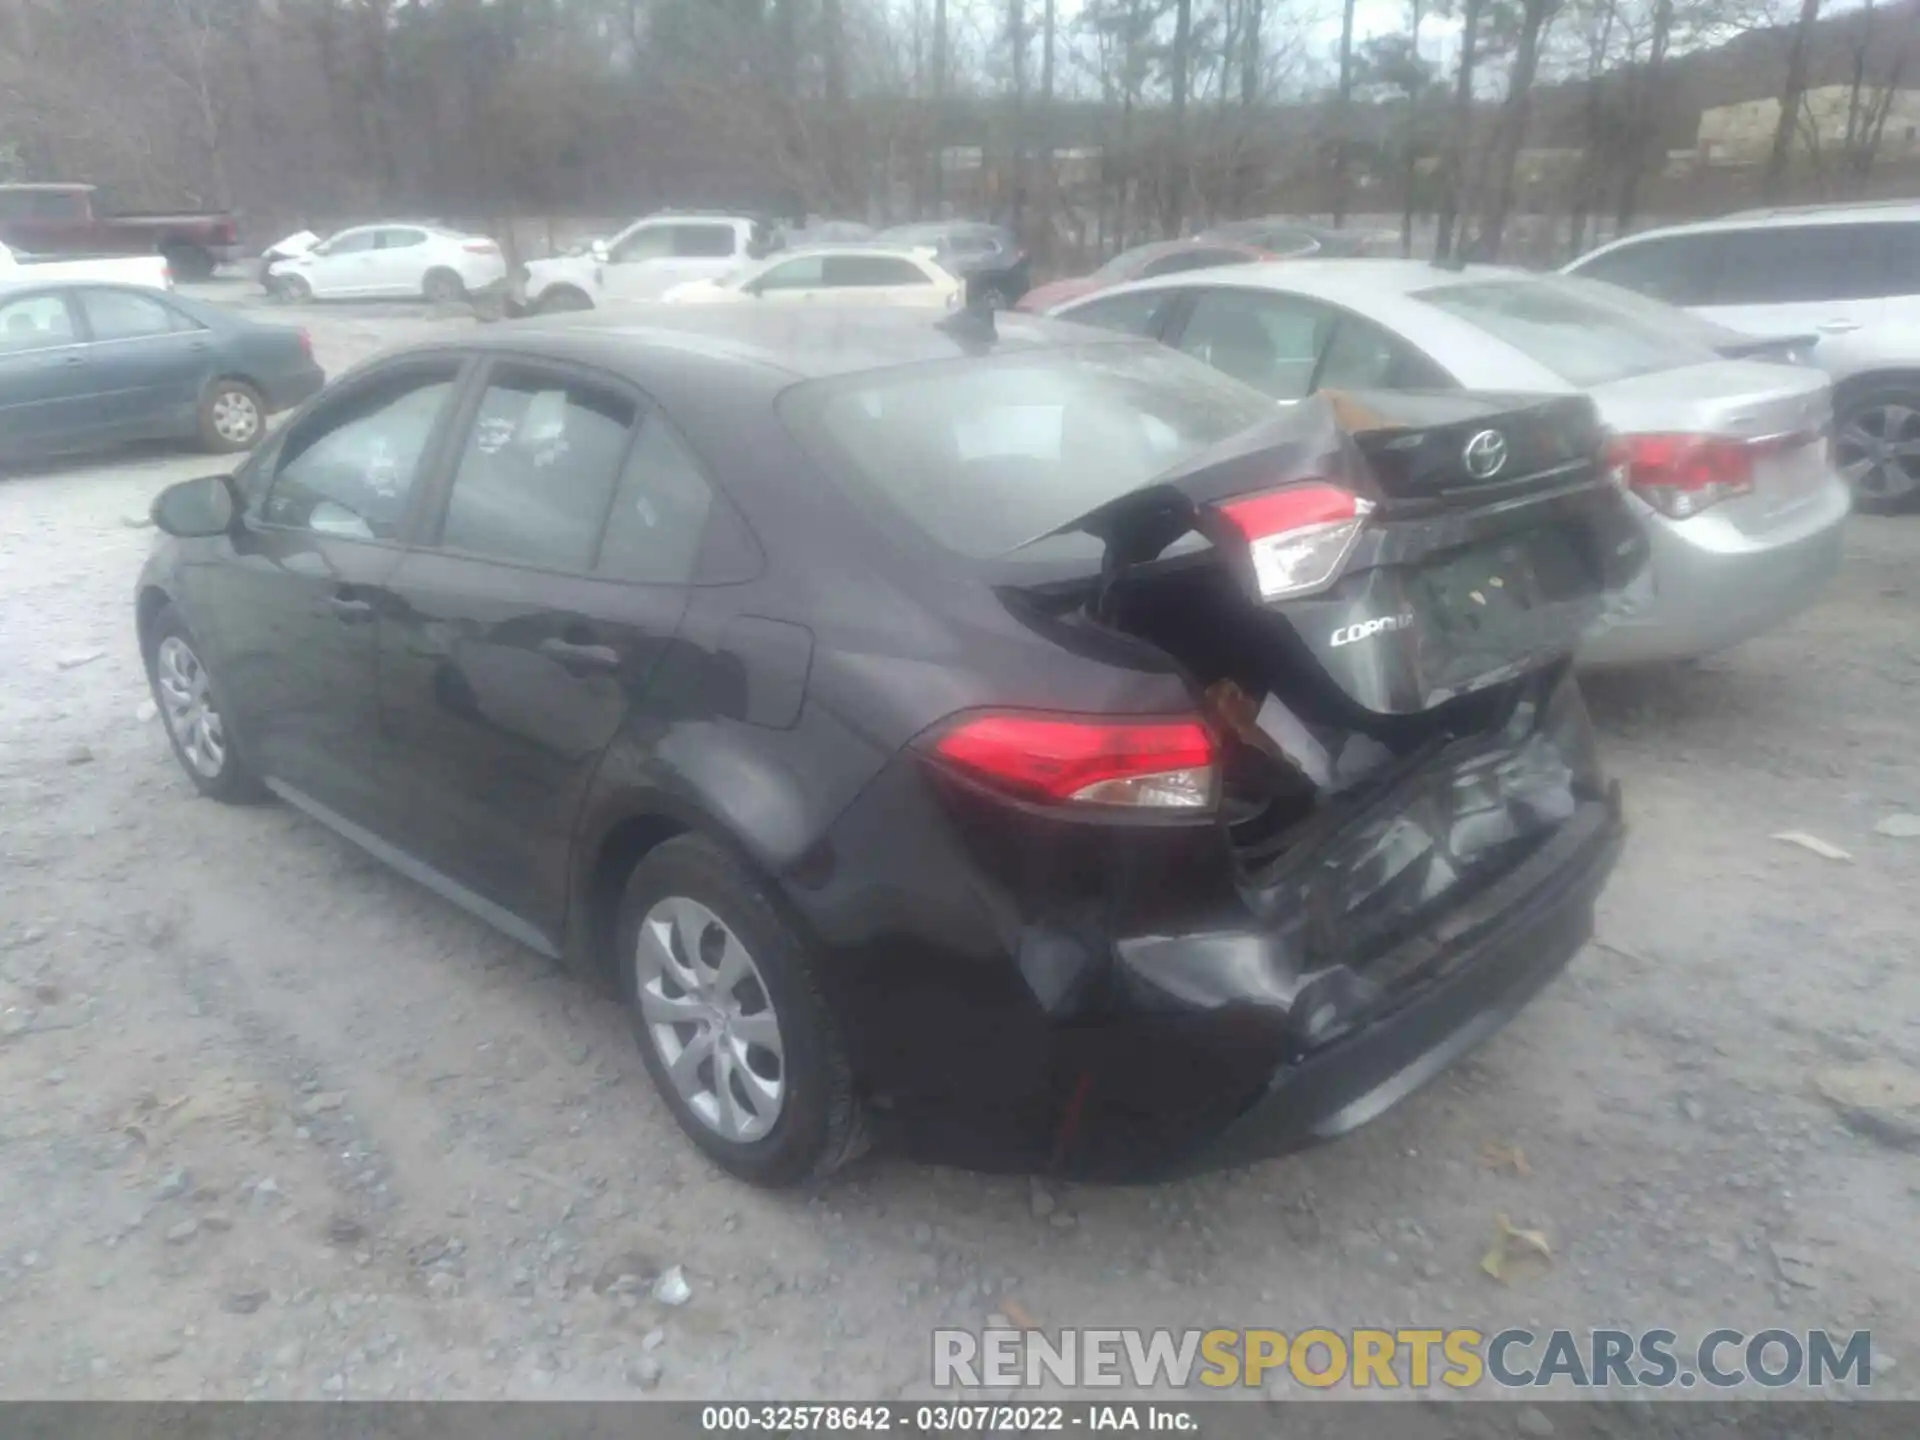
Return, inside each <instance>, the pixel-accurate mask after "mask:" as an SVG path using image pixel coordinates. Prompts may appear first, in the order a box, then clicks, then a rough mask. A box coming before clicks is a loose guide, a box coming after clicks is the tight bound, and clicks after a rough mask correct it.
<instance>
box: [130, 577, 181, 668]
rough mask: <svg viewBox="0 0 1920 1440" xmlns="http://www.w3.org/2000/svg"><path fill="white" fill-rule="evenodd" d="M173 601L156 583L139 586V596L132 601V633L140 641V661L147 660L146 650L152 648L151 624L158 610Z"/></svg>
mask: <svg viewBox="0 0 1920 1440" xmlns="http://www.w3.org/2000/svg"><path fill="white" fill-rule="evenodd" d="M172 603H173V597H172V596H171V595H169V594H168V593H167V592H166V591H165V590H164V589H162V588H161V587H160V586H158V585H152V584H149V585H143V586H141V587H140V595H139V598H138V599H137V600H136V601H135V602H134V610H133V623H134V634H135V635H136V636H138V638H139V641H140V663H141V664H143V665H144V664H145V663H146V661H147V652H148V651H149V650H150V649H152V643H151V642H152V640H153V624H154V621H156V620H158V619H159V618H160V612H161V611H162V610H164V609H166V608H167V607H168V606H169V605H171V604H172Z"/></svg>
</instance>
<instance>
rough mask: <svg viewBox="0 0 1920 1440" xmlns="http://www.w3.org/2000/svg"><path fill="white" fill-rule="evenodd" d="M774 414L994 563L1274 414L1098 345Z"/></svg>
mask: <svg viewBox="0 0 1920 1440" xmlns="http://www.w3.org/2000/svg"><path fill="white" fill-rule="evenodd" d="M781 414H782V416H783V418H784V419H785V420H786V421H787V423H788V424H789V425H790V426H791V427H792V428H793V429H794V430H795V432H796V433H797V434H798V435H799V436H800V438H801V440H802V442H803V443H805V444H806V445H807V446H808V448H809V449H811V450H813V451H814V452H815V453H816V454H817V455H818V456H819V458H820V459H821V460H822V461H823V462H824V463H825V464H826V465H827V466H828V468H829V469H831V470H833V471H834V472H835V473H836V474H838V475H840V476H842V477H843V478H845V479H848V480H850V481H852V482H854V483H856V484H857V485H858V486H859V487H860V488H861V489H862V490H863V491H864V492H866V493H867V494H870V495H871V496H873V497H874V498H875V499H877V500H879V501H880V502H882V503H883V504H885V505H886V506H887V507H889V508H890V509H892V510H894V511H895V512H896V513H898V514H899V515H900V516H902V517H904V518H905V519H906V520H907V521H909V522H910V523H911V524H912V525H913V526H914V527H915V528H917V529H918V530H920V531H921V532H922V533H923V534H925V535H926V536H928V537H929V538H930V539H932V540H934V541H936V542H937V543H939V544H941V545H943V546H945V547H946V548H948V549H950V550H953V551H956V552H958V553H960V554H962V555H967V556H971V557H975V558H986V557H989V556H998V555H1004V554H1006V553H1008V552H1009V551H1011V550H1014V549H1017V548H1018V547H1019V546H1021V545H1022V544H1024V543H1026V542H1027V541H1029V540H1033V539H1035V538H1037V537H1039V536H1041V535H1045V534H1047V533H1048V532H1049V531H1052V530H1054V529H1057V528H1058V527H1060V526H1062V525H1064V524H1066V523H1067V522H1068V521H1071V520H1074V519H1077V518H1078V517H1079V516H1081V515H1084V514H1085V513H1086V512H1087V511H1089V510H1092V509H1094V508H1096V507H1097V506H1100V505H1103V504H1105V503H1106V502H1107V501H1109V500H1112V499H1115V498H1117V497H1118V496H1121V495H1124V494H1126V493H1127V492H1128V491H1130V490H1135V489H1138V488H1139V487H1140V486H1141V485H1143V484H1145V483H1146V482H1147V481H1148V480H1151V479H1152V478H1153V477H1154V476H1155V475H1158V474H1160V473H1161V472H1163V471H1165V470H1168V469H1170V468H1172V467H1173V466H1175V465H1177V464H1179V463H1180V462H1181V461H1183V460H1185V459H1187V458H1188V457H1189V456H1192V455H1194V454H1196V453H1197V452H1199V451H1201V450H1204V449H1206V448H1207V447H1209V446H1211V445H1215V444H1218V443H1219V442H1220V441H1222V440H1225V439H1226V438H1227V437H1229V436H1231V435H1235V434H1238V433H1239V432H1240V431H1242V430H1245V429H1247V428H1249V427H1251V426H1253V425H1257V424H1259V423H1260V422H1261V421H1263V420H1267V419H1270V418H1271V417H1272V415H1273V402H1272V401H1271V400H1268V399H1267V398H1266V397H1265V396H1263V395H1261V394H1259V393H1258V392H1257V391H1254V390H1250V389H1248V388H1247V387H1246V386H1244V385H1241V384H1239V383H1238V382H1237V381H1234V380H1231V379H1229V378H1228V377H1226V376H1224V375H1222V374H1220V373H1219V372H1218V371H1215V370H1212V369H1209V368H1208V367H1207V366H1205V365H1202V364H1200V363H1198V362H1197V361H1194V360H1190V359H1188V358H1187V357H1186V356H1184V355H1179V354H1176V353H1174V352H1173V351H1170V350H1163V349H1161V348H1159V347H1158V346H1153V345H1131V344H1118V345H1116V344H1097V345H1080V346H1071V347H1063V348H1061V349H1057V350H1045V351H1028V352H1025V353H1018V354H1009V355H996V356H992V357H989V358H984V359H975V360H955V361H941V362H937V363H934V364H927V365H911V366H904V367H901V368H899V369H893V370H882V371H872V372H867V373H864V374H859V375H849V376H843V377H839V378H836V379H832V380H818V381H813V382H811V383H809V384H805V385H800V386H797V387H795V388H794V389H793V390H791V391H789V392H788V393H787V395H786V397H785V398H784V399H783V400H782V402H781Z"/></svg>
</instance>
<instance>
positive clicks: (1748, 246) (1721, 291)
mask: <svg viewBox="0 0 1920 1440" xmlns="http://www.w3.org/2000/svg"><path fill="white" fill-rule="evenodd" d="M1912 234H1913V227H1911V226H1906V225H1888V224H1869V225H1852V224H1848V225H1766V226H1756V227H1755V228H1754V229H1752V230H1734V231H1728V232H1724V233H1722V234H1719V235H1716V236H1715V238H1716V239H1717V240H1718V241H1719V242H1720V245H1719V253H1718V255H1717V264H1716V268H1715V272H1714V273H1715V280H1714V283H1713V287H1712V295H1713V300H1712V303H1713V304H1716V305H1800V304H1814V303H1818V302H1820V301H1823V300H1872V299H1879V298H1881V297H1884V296H1888V295H1900V294H1907V293H1912V290H1913V289H1920V287H1915V286H1913V284H1912V281H1913V276H1912V273H1911V266H1910V265H1908V266H1904V267H1903V266H1900V265H1899V261H1898V259H1897V257H1898V256H1899V255H1900V254H1901V251H1902V250H1903V249H1905V250H1906V253H1907V254H1909V255H1910V254H1911V253H1912V252H1911V246H1912ZM1898 268H1905V269H1907V270H1908V273H1907V274H1906V275H1904V276H1900V277H1898V278H1896V271H1897V269H1898Z"/></svg>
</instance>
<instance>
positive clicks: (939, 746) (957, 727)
mask: <svg viewBox="0 0 1920 1440" xmlns="http://www.w3.org/2000/svg"><path fill="white" fill-rule="evenodd" d="M928 748H929V749H930V750H931V751H932V752H933V754H934V755H936V756H937V757H939V759H941V760H942V761H944V762H945V763H946V764H947V765H949V766H951V767H952V768H953V769H954V770H957V771H958V772H960V773H961V774H962V775H965V776H966V777H968V778H969V779H971V780H974V781H977V782H978V783H980V784H982V785H985V786H988V787H989V788H991V789H994V790H999V791H1001V792H1003V793H1005V794H1008V795H1011V796H1013V797H1015V798H1016V799H1021V800H1028V801H1032V802H1035V803H1037V804H1043V805H1046V804H1052V805H1088V806H1116V807H1123V808H1128V809H1135V810H1205V809H1208V808H1210V807H1211V806H1212V805H1213V803H1214V798H1215V796H1216V794H1217V793H1218V790H1219V784H1218V773H1217V770H1216V752H1215V747H1214V742H1213V736H1212V735H1211V734H1210V733H1209V732H1208V730H1207V727H1206V726H1204V725H1203V724H1201V723H1200V721H1199V720H1197V719H1192V718H1165V719H1162V718H1157V717H1155V718H1145V719H1143V718H1138V717H1132V718H1108V717H1104V716H1096V715H1042V714H1034V713H1027V712H1019V711H998V712H993V713H979V714H972V715H962V716H960V717H959V718H957V719H955V720H953V721H951V722H950V723H949V724H948V725H946V726H945V727H944V728H943V729H941V730H940V731H939V732H938V733H937V735H936V736H935V738H934V739H933V740H932V742H931V744H930V745H929V746H928Z"/></svg>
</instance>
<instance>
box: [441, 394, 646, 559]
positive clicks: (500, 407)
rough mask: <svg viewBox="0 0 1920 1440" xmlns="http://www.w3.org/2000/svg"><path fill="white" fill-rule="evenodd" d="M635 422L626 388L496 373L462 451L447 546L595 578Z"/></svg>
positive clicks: (444, 531) (444, 537) (444, 530)
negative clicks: (610, 507)
mask: <svg viewBox="0 0 1920 1440" xmlns="http://www.w3.org/2000/svg"><path fill="white" fill-rule="evenodd" d="M634 419H635V406H634V402H633V401H632V400H630V399H628V398H627V397H626V396H624V395H622V394H620V393H619V392H617V391H610V390H607V389H605V388H603V387H601V386H597V385H591V384H588V383H585V382H583V381H579V380H576V379H573V378H572V377H570V376H564V375H555V374H553V373H552V372H550V371H544V370H541V369H538V368H534V367H520V366H512V367H503V368H501V369H499V370H496V371H495V372H494V374H493V376H492V378H491V379H490V380H489V382H488V384H487V390H486V393H485V394H484V395H482V396H481V397H480V410H479V414H478V415H477V416H475V418H474V422H473V429H472V431H471V432H470V433H469V434H468V435H467V439H466V444H465V445H464V446H463V447H462V449H461V453H460V462H459V468H458V469H456V470H455V471H454V475H453V490H452V493H451V494H450V495H449V496H448V497H447V515H446V520H445V522H444V523H443V524H442V526H441V529H440V544H441V545H442V546H444V547H445V548H446V549H449V550H464V551H467V552H468V553H470V554H474V555H485V556H489V557H491V558H492V559H495V560H509V561H514V562H516V563H519V564H523V565H538V566H541V567H543V568H545V569H549V570H569V571H573V572H576V573H579V574H585V573H586V572H587V571H589V570H591V569H592V568H593V555H594V550H595V548H596V546H597V545H598V544H599V541H600V527H601V525H602V524H603V523H604V522H605V520H606V516H607V502H608V501H609V500H610V499H611V498H612V496H613V490H614V486H615V485H616V484H617V483H618V481H619V479H620V462H621V460H622V458H623V457H624V456H625V455H626V453H627V437H628V435H629V434H630V433H631V432H632V429H633V423H634Z"/></svg>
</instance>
